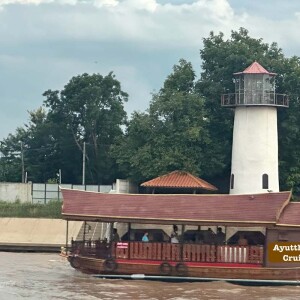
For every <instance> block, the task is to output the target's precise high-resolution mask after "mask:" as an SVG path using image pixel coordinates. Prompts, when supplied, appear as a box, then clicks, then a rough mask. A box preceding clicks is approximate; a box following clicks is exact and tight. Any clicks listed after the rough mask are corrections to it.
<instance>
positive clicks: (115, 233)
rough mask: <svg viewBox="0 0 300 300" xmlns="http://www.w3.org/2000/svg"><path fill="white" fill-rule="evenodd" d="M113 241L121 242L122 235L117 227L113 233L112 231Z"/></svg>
mask: <svg viewBox="0 0 300 300" xmlns="http://www.w3.org/2000/svg"><path fill="white" fill-rule="evenodd" d="M111 240H112V242H116V243H117V242H120V236H119V234H118V230H117V228H113V233H112V239H111Z"/></svg>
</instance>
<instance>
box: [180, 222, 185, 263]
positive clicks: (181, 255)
mask: <svg viewBox="0 0 300 300" xmlns="http://www.w3.org/2000/svg"><path fill="white" fill-rule="evenodd" d="M184 231H185V225H184V224H182V225H181V239H180V241H179V242H180V247H181V248H180V261H183V245H184V243H183V233H184Z"/></svg>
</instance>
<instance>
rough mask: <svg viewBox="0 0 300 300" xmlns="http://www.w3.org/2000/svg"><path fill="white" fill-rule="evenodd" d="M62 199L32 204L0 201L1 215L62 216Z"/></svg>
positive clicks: (3, 216)
mask: <svg viewBox="0 0 300 300" xmlns="http://www.w3.org/2000/svg"><path fill="white" fill-rule="evenodd" d="M61 206H62V203H61V202H60V201H49V202H48V203H47V204H32V203H29V202H25V203H20V201H16V202H5V201H0V217H2V218H51V219H60V218H61Z"/></svg>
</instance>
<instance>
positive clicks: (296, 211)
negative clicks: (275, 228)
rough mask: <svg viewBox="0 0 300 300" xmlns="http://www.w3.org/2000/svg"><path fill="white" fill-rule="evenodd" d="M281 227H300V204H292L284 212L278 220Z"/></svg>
mask: <svg viewBox="0 0 300 300" xmlns="http://www.w3.org/2000/svg"><path fill="white" fill-rule="evenodd" d="M278 225H279V226H299V225H300V202H291V203H289V204H288V205H287V206H286V207H285V208H284V210H283V212H282V214H281V215H280V218H279V220H278Z"/></svg>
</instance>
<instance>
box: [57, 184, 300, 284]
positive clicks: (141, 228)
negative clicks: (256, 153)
mask: <svg viewBox="0 0 300 300" xmlns="http://www.w3.org/2000/svg"><path fill="white" fill-rule="evenodd" d="M61 192H62V195H63V206H62V216H63V218H64V219H65V220H66V221H67V224H68V222H69V221H80V222H83V223H84V228H86V224H90V223H94V222H95V223H99V224H100V223H101V224H102V226H103V224H105V225H106V227H105V228H107V230H106V235H105V236H103V237H102V238H98V237H97V239H93V238H89V239H86V238H85V234H83V238H82V239H81V240H73V239H72V242H71V243H70V244H69V243H68V241H69V240H70V237H68V231H67V237H66V245H65V249H66V256H67V258H68V260H69V262H70V265H71V266H72V267H73V268H75V269H77V270H80V271H82V272H84V273H89V274H93V275H94V276H96V277H104V278H116V277H117V278H132V279H147V278H148V279H159V280H164V279H166V280H169V279H172V280H205V281H207V280H225V281H229V282H238V283H249V284H250V283H253V282H254V283H259V284H269V283H270V284H299V282H300V241H299V237H300V217H299V216H300V203H299V202H293V201H291V198H292V194H291V192H290V191H286V192H268V193H260V194H242V195H236V194H234V195H232V194H229V195H227V194H226V195H225V194H109V193H107V194H105V193H98V192H90V191H80V190H74V189H65V188H62V189H61ZM67 228H68V226H67ZM116 232H118V236H117V239H116V236H114V235H115V233H116ZM146 232H147V233H148V241H146V242H145V241H142V236H143V235H144V233H146ZM242 235H243V236H242ZM174 236H176V237H178V240H177V241H176V242H174V240H173V242H172V240H171V237H174ZM220 237H221V238H220ZM237 237H239V240H237Z"/></svg>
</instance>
